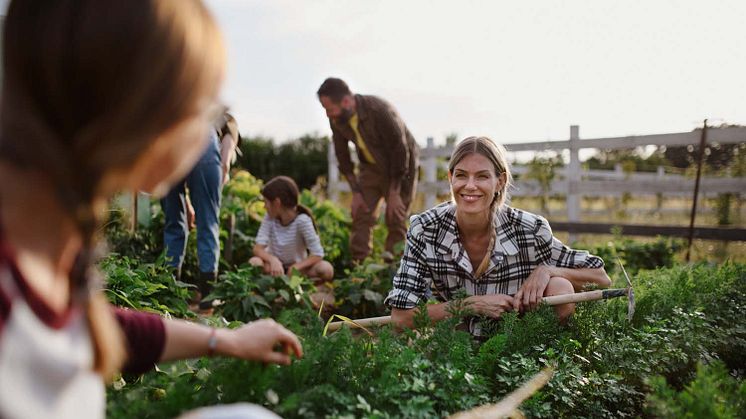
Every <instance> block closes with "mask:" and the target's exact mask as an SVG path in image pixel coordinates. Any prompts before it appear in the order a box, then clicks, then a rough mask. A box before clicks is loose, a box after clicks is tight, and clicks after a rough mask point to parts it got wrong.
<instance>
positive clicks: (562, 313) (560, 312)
mask: <svg viewBox="0 0 746 419" xmlns="http://www.w3.org/2000/svg"><path fill="white" fill-rule="evenodd" d="M574 293H575V290H574V289H573V286H572V283H571V282H570V281H569V280H567V279H566V278H562V277H559V276H554V277H552V278H550V279H549V284H547V288H546V289H545V290H544V296H545V297H549V296H552V295H564V294H574ZM554 313H555V314H556V315H557V318H558V319H559V320H560V322H562V323H564V322H565V321H567V318H568V317H570V316H571V315H572V314H573V313H575V303H567V304H560V305H556V306H554Z"/></svg>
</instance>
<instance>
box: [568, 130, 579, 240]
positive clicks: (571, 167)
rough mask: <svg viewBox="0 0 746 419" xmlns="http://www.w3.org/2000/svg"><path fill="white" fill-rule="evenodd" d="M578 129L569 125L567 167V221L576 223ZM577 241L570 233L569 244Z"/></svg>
mask: <svg viewBox="0 0 746 419" xmlns="http://www.w3.org/2000/svg"><path fill="white" fill-rule="evenodd" d="M579 132H580V127H579V126H578V125H570V163H569V164H568V166H567V221H568V222H571V223H576V222H578V221H580V196H579V195H578V192H577V189H578V184H579V183H580V156H579V155H578V150H579V149H580V134H579ZM576 239H577V237H576V235H575V233H574V232H573V231H570V238H569V240H568V241H569V243H572V242H574V241H575V240H576Z"/></svg>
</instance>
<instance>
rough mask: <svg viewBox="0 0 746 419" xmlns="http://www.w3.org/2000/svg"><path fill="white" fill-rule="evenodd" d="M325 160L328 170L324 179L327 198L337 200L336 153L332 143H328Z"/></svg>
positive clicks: (337, 172)
mask: <svg viewBox="0 0 746 419" xmlns="http://www.w3.org/2000/svg"><path fill="white" fill-rule="evenodd" d="M326 161H327V162H328V167H329V169H328V170H329V172H328V175H327V176H328V177H327V180H326V189H327V191H326V192H327V195H328V196H329V199H331V200H332V201H334V202H337V201H338V200H339V187H338V185H339V168H338V167H337V155H336V154H335V153H334V144H332V143H329V148H328V151H327V153H326Z"/></svg>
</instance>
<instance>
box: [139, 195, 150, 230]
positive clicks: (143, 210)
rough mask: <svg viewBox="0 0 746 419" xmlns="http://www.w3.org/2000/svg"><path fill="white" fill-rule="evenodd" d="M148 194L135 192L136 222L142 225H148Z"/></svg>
mask: <svg viewBox="0 0 746 419" xmlns="http://www.w3.org/2000/svg"><path fill="white" fill-rule="evenodd" d="M150 218H151V213H150V195H146V194H144V193H142V192H138V193H137V223H138V224H140V225H141V226H143V227H150Z"/></svg>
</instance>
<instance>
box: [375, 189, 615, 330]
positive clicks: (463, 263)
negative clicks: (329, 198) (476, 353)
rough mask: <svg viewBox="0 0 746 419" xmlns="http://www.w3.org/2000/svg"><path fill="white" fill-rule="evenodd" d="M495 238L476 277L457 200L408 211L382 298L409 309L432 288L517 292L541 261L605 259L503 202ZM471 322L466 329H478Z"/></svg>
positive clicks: (586, 263) (587, 264)
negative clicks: (398, 251)
mask: <svg viewBox="0 0 746 419" xmlns="http://www.w3.org/2000/svg"><path fill="white" fill-rule="evenodd" d="M493 227H494V228H495V244H494V247H493V249H492V254H491V255H490V261H489V265H488V266H487V269H486V270H485V271H484V272H483V273H482V275H481V276H479V277H474V274H473V272H474V269H473V267H472V264H471V261H470V259H469V255H468V254H467V253H466V250H465V249H464V246H463V244H462V243H461V239H460V238H459V232H458V227H457V225H456V206H455V205H454V204H453V203H451V202H446V203H443V204H440V205H438V206H436V207H434V208H432V209H430V210H428V211H426V212H424V213H422V214H419V215H415V216H412V219H411V225H410V227H409V231H408V232H407V240H406V245H405V249H404V256H403V257H402V261H401V265H400V266H399V269H398V271H397V273H396V275H395V276H394V280H393V282H394V284H393V289H392V290H391V292H389V295H388V297H386V301H385V302H386V304H388V305H389V306H390V307H392V308H397V309H404V310H408V309H412V308H414V307H416V306H417V305H418V304H420V303H421V302H423V301H424V300H426V299H427V297H426V296H427V295H428V294H429V293H430V290H432V292H433V293H434V295H435V297H436V298H437V299H438V300H439V301H442V302H445V301H449V300H451V299H453V298H454V295H455V294H456V293H457V292H459V291H461V290H463V291H465V292H466V295H488V294H507V295H513V294H515V293H516V292H517V291H518V290H519V289H520V287H521V285H523V283H524V282H525V281H526V279H527V278H528V276H529V275H530V274H531V272H533V270H534V269H535V268H536V267H537V266H539V265H542V264H543V265H552V266H558V267H564V268H602V267H603V266H604V262H603V260H601V258H599V257H597V256H593V255H590V254H589V253H588V252H586V251H580V250H573V249H571V248H569V247H567V246H565V245H564V244H562V242H560V241H559V240H558V239H557V238H556V237H554V235H553V234H552V230H551V228H550V227H549V223H548V222H547V220H546V219H544V217H541V216H539V215H536V214H532V213H530V212H526V211H522V210H519V209H515V208H512V207H509V206H503V207H502V208H501V209H500V211H499V213H498V215H497V216H496V217H494V218H493ZM475 327H476V326H475V325H470V331H471V332H472V333H474V334H478V333H477V332H478V331H477V330H476V329H475Z"/></svg>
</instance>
